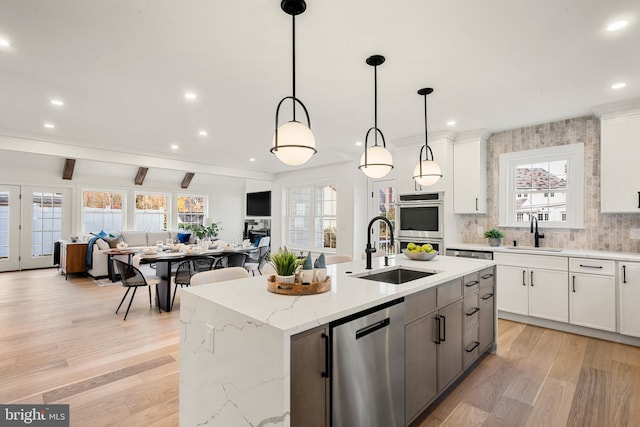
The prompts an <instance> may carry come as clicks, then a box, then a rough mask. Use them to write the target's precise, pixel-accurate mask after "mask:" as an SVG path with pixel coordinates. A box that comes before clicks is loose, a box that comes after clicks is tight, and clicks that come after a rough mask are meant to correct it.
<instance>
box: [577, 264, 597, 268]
mask: <svg viewBox="0 0 640 427" xmlns="http://www.w3.org/2000/svg"><path fill="white" fill-rule="evenodd" d="M580 267H583V268H602V266H601V265H586V264H580Z"/></svg>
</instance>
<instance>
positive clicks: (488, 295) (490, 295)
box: [482, 294, 493, 301]
mask: <svg viewBox="0 0 640 427" xmlns="http://www.w3.org/2000/svg"><path fill="white" fill-rule="evenodd" d="M491 298H493V294H487V295H485V296H483V297H482V299H483V300H484V301H486V300H488V299H491Z"/></svg>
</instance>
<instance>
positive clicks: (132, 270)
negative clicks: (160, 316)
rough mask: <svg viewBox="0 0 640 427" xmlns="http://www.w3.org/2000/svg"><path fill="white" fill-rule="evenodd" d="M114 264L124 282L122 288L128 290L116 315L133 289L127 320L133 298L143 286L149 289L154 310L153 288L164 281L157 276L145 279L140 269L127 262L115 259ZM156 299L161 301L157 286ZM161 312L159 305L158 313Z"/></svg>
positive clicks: (125, 316) (125, 315) (150, 305)
mask: <svg viewBox="0 0 640 427" xmlns="http://www.w3.org/2000/svg"><path fill="white" fill-rule="evenodd" d="M113 262H114V263H115V266H116V269H117V270H118V273H120V281H121V282H122V286H124V287H125V288H127V292H125V294H124V296H123V297H122V300H120V304H119V305H118V308H117V309H116V314H118V311H119V310H120V307H121V306H122V303H123V302H124V300H125V299H126V298H127V295H128V294H129V291H130V290H131V288H133V293H132V294H131V299H130V300H129V305H128V306H127V312H126V313H125V314H124V320H127V315H128V314H129V309H130V308H131V303H132V302H133V297H135V296H136V291H137V290H138V288H139V287H141V286H146V287H147V289H149V307H150V308H152V307H153V306H152V304H151V286H155V285H157V284H158V283H160V281H161V280H162V279H160V277H157V276H146V277H145V276H144V275H143V274H142V272H141V271H140V269H138V268H137V267H134V266H133V265H131V264H127V263H126V262H124V261H121V260H119V259H114V260H113ZM156 299H159V295H158V287H157V286H156ZM160 311H161V310H160V306H159V305H158V312H160Z"/></svg>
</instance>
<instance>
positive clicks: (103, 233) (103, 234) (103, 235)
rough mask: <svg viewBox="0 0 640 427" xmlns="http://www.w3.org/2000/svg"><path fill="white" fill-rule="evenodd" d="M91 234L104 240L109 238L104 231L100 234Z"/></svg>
mask: <svg viewBox="0 0 640 427" xmlns="http://www.w3.org/2000/svg"><path fill="white" fill-rule="evenodd" d="M91 234H93V235H94V236H97V237H102V238H103V239H104V238H105V237H107V233H105V232H104V230H100V232H99V233H91Z"/></svg>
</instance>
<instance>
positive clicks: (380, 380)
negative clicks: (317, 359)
mask: <svg viewBox="0 0 640 427" xmlns="http://www.w3.org/2000/svg"><path fill="white" fill-rule="evenodd" d="M404 310H405V308H404V298H401V299H398V300H395V301H392V302H389V303H387V304H385V305H382V306H379V307H375V308H373V309H370V310H367V311H364V312H361V313H357V314H354V315H352V316H348V317H346V318H344V319H341V320H339V321H336V322H335V324H333V323H332V324H331V336H332V357H331V361H332V366H331V373H332V376H331V419H332V424H331V425H332V426H333V427H359V426H362V427H404V426H405V419H404V418H405V414H404V412H405V411H404V408H405V402H404V394H405V391H404V387H405V386H404V323H405V314H404Z"/></svg>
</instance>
